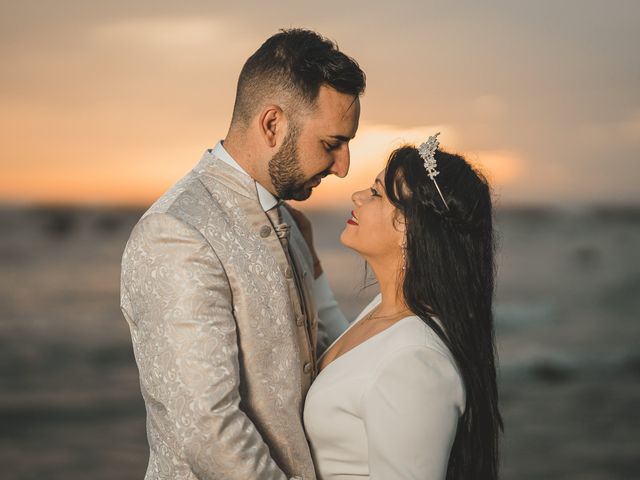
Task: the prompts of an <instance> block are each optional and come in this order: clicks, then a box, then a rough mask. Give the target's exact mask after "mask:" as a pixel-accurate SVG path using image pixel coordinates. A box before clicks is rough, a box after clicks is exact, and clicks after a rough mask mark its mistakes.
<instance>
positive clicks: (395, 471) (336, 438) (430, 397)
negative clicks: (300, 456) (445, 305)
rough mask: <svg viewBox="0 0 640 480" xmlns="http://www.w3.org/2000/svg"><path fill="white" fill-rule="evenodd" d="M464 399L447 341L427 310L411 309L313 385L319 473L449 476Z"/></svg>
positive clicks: (431, 479)
mask: <svg viewBox="0 0 640 480" xmlns="http://www.w3.org/2000/svg"><path fill="white" fill-rule="evenodd" d="M380 300H381V296H380V295H378V296H377V297H376V298H374V299H373V301H372V302H371V303H370V304H369V305H368V306H367V307H366V308H365V309H364V310H363V311H362V312H361V313H360V315H359V316H358V318H357V319H356V320H355V321H354V322H353V323H352V324H351V325H350V326H349V329H350V328H352V327H353V325H355V324H356V323H357V322H358V321H360V320H361V319H362V318H363V317H364V316H365V315H366V314H367V313H369V312H370V311H371V310H372V309H373V308H375V307H376V306H377V305H378V304H379V303H380ZM349 329H347V331H348V330H349ZM345 333H346V332H345ZM342 335H344V333H343V334H342ZM342 335H341V337H342ZM339 338H340V337H339ZM339 338H338V339H339ZM337 341H338V340H336V342H337ZM336 342H334V344H335V343H336ZM332 346H333V345H332ZM330 348H331V347H330ZM328 350H329V349H327V351H328ZM325 353H326V352H325ZM321 358H322V357H321ZM464 405H465V391H464V386H463V382H462V379H461V377H460V374H459V372H458V370H457V367H456V364H455V362H454V360H453V357H452V355H451V353H450V352H449V350H448V349H447V347H446V346H445V345H444V343H443V342H442V341H441V340H440V338H439V337H438V336H437V334H436V333H435V332H434V331H433V330H432V329H431V328H430V327H429V326H427V325H426V324H425V323H424V322H423V321H422V320H421V319H420V318H419V317H417V316H410V317H405V318H403V319H401V320H399V321H398V322H397V323H394V324H393V325H391V326H390V327H389V328H387V329H385V330H383V331H381V332H379V333H378V334H376V335H374V336H373V337H371V338H369V339H367V340H366V341H364V342H362V343H361V344H359V345H358V346H356V347H355V348H353V349H351V350H349V351H348V352H346V353H344V354H342V355H340V356H339V357H338V358H336V359H335V360H333V361H332V362H331V363H329V364H328V365H327V366H326V367H325V368H324V369H323V370H322V371H321V372H320V374H319V375H318V377H317V378H316V380H315V382H314V383H313V384H312V385H311V389H310V390H309V392H308V394H307V398H306V402H305V408H304V424H305V428H306V432H307V436H308V438H309V442H310V445H311V451H312V454H313V459H314V463H315V466H316V471H317V473H318V478H319V479H321V480H346V479H351V480H353V479H354V478H359V479H375V480H399V479H420V480H436V479H444V478H445V476H446V473H447V463H448V460H449V452H450V450H451V446H452V444H453V440H454V438H455V434H456V428H457V424H458V419H459V417H460V416H461V415H462V413H463V411H464Z"/></svg>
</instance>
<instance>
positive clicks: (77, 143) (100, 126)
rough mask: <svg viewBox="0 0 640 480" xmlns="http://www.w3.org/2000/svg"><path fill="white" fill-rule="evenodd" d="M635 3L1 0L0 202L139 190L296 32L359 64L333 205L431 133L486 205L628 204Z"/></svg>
mask: <svg viewBox="0 0 640 480" xmlns="http://www.w3.org/2000/svg"><path fill="white" fill-rule="evenodd" d="M639 24H640V2H637V1H617V0H614V1H611V2H604V1H591V0H576V1H530V2H524V1H508V2H507V1H502V2H497V1H491V2H471V1H466V2H445V1H439V2H428V1H414V2H409V1H394V2H391V1H388V0H387V1H378V0H370V1H364V0H342V1H323V2H309V1H300V0H298V1H276V2H258V1H246V2H243V1H237V2H212V1H189V0H184V1H181V2H166V1H158V0H155V1H146V0H145V1H136V2H131V1H126V2H125V1H119V0H118V1H103V2H86V1H70V0H66V1H65V0H59V1H55V2H54V1H43V0H40V1H33V0H26V1H25V0H22V1H19V2H18V1H5V0H2V1H1V2H0V58H1V59H2V62H1V63H0V107H1V108H0V165H1V167H2V169H1V174H0V202H2V203H5V202H10V203H40V202H47V203H48V202H54V203H82V204H101V203H107V204H142V205H145V204H148V203H150V202H152V201H153V200H154V199H155V198H156V197H157V196H159V195H160V194H161V193H162V192H163V191H164V190H165V189H166V188H168V187H169V186H170V185H171V184H172V183H174V182H175V181H176V180H177V179H178V178H180V177H181V176H182V175H183V174H185V173H186V172H187V171H188V170H189V169H190V168H191V167H193V165H195V163H197V161H198V160H199V158H200V156H201V154H202V152H203V151H204V150H205V149H206V148H210V147H212V146H213V145H214V144H215V143H216V142H217V140H219V139H220V138H222V137H223V136H224V134H225V133H226V130H227V126H228V122H229V120H230V115H231V109H232V104H233V98H234V93H235V85H236V80H237V76H238V73H239V71H240V69H241V67H242V64H243V63H244V61H245V60H246V58H247V57H248V56H249V55H250V54H251V53H253V51H255V49H256V48H257V47H258V46H259V45H260V44H261V43H262V42H263V41H264V40H265V39H266V38H267V37H268V36H270V35H271V34H273V33H275V32H276V31H277V30H278V29H279V28H283V27H292V26H300V27H306V28H312V29H314V30H317V31H319V32H321V33H322V34H324V35H325V36H328V37H329V38H331V39H333V40H335V41H337V42H338V44H339V46H340V48H341V49H342V50H343V51H344V52H345V53H347V54H349V55H351V56H353V57H354V58H356V59H357V60H358V62H359V63H360V65H361V66H362V68H363V69H364V70H365V72H366V74H367V91H366V93H365V96H364V97H363V98H362V116H361V124H360V125H361V126H360V130H359V131H358V135H357V138H356V139H355V140H354V141H353V143H352V166H351V172H350V174H349V177H348V178H347V179H344V180H340V179H327V180H326V181H325V182H323V184H322V186H321V187H319V188H318V189H317V191H316V193H314V195H313V197H312V200H310V203H309V205H310V206H317V207H320V206H327V205H342V204H345V203H346V202H348V199H349V195H350V193H351V192H352V191H353V190H354V189H359V188H362V187H364V186H367V185H368V184H369V183H370V182H371V180H372V178H373V177H374V176H375V174H376V173H377V171H379V169H380V168H381V167H382V166H383V164H384V161H385V157H386V155H387V154H388V153H389V152H390V151H391V150H392V149H393V148H394V147H396V146H398V145H400V144H402V143H404V142H420V141H423V140H424V139H426V137H427V136H429V135H431V134H433V133H435V132H436V131H440V132H442V133H441V136H440V139H441V142H442V145H443V147H445V148H447V149H449V150H451V151H456V152H459V153H464V154H465V155H467V157H468V158H469V159H470V160H471V161H473V162H474V163H476V164H477V165H479V166H480V167H481V168H482V169H483V171H485V172H486V173H487V174H488V176H489V178H490V179H492V180H493V183H494V185H495V192H496V198H497V200H498V202H499V203H500V204H502V205H511V204H536V205H568V206H580V205H585V204H593V203H601V204H602V203H605V204H638V203H640V189H639V188H638V187H637V184H638V179H639V177H640V175H639V173H640V167H639V163H638V162H639V161H640V158H639V157H640V155H639V154H640V61H639V60H638V59H639V58H640V42H639V41H638V36H637V28H638V25H639Z"/></svg>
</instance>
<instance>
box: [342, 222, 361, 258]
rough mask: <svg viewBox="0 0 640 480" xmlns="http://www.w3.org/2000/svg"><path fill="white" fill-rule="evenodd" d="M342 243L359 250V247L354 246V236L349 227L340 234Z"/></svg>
mask: <svg viewBox="0 0 640 480" xmlns="http://www.w3.org/2000/svg"><path fill="white" fill-rule="evenodd" d="M340 243H342V245H344V246H345V247H347V248H350V249H351V250H354V251H356V252H358V249H357V248H356V247H355V246H354V242H353V238H351V233H350V232H349V227H346V228H345V229H344V230H343V231H342V233H341V234H340ZM358 253H360V252H358Z"/></svg>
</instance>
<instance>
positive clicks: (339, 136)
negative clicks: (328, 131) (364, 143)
mask: <svg viewBox="0 0 640 480" xmlns="http://www.w3.org/2000/svg"><path fill="white" fill-rule="evenodd" d="M331 138H335V139H336V140H340V141H341V142H349V141H351V137H345V136H344V135H331Z"/></svg>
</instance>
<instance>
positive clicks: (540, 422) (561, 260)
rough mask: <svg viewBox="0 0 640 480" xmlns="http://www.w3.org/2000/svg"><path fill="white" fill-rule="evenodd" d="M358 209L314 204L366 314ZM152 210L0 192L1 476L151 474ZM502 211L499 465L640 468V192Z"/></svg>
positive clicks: (355, 304) (371, 290)
mask: <svg viewBox="0 0 640 480" xmlns="http://www.w3.org/2000/svg"><path fill="white" fill-rule="evenodd" d="M349 211H350V209H349V208H348V207H345V208H344V209H333V210H324V211H323V210H313V211H309V212H307V214H308V216H309V217H310V219H311V220H312V222H313V225H314V232H315V243H316V248H317V250H318V252H319V256H320V257H321V259H322V262H323V266H324V270H325V272H326V273H327V275H328V277H329V281H330V283H331V285H332V287H333V290H334V293H335V295H336V298H337V300H338V301H339V303H340V305H341V307H342V309H343V311H344V312H345V314H346V315H347V317H348V318H354V317H355V316H356V315H357V313H358V312H359V311H360V309H361V308H362V307H363V306H364V305H366V304H367V303H368V302H369V301H370V300H371V298H372V297H373V296H375V295H376V294H377V292H378V290H377V287H376V285H375V282H373V279H372V278H371V276H367V272H366V270H365V265H364V262H363V260H362V259H361V258H360V257H359V256H358V255H357V254H355V253H354V252H352V251H350V250H348V249H346V248H345V247H344V246H342V245H341V244H340V242H339V240H338V238H339V234H340V232H341V231H342V229H343V228H344V223H345V221H346V220H347V218H348V216H349ZM142 213H143V210H141V209H134V208H115V207H91V208H89V207H63V206H15V205H13V206H11V205H4V206H0V360H1V361H0V466H1V467H0V471H1V473H0V477H1V478H2V479H5V480H14V479H16V480H17V479H20V480H31V479H33V480H35V479H38V480H43V479H45V480H48V479H51V480H76V479H78V480H79V479H83V480H86V479H92V480H103V479H104V480H107V479H110V480H111V479H118V480H128V479H131V480H134V479H137V480H139V479H142V478H143V477H144V473H145V470H146V465H147V461H148V446H147V441H146V433H145V410H144V404H143V402H142V397H141V395H140V387H139V381H138V372H137V369H136V365H135V361H134V358H133V353H132V346H131V340H130V337H129V330H128V327H127V325H126V322H125V320H124V318H123V317H122V314H121V312H120V309H119V292H118V289H119V275H120V259H121V255H122V251H123V248H124V245H125V243H126V241H127V238H128V236H129V233H130V231H131V229H132V227H133V225H134V224H135V223H136V221H137V220H138V218H139V217H140V215H141V214H142ZM495 225H496V232H497V248H498V249H497V257H496V263H497V274H498V276H497V288H496V297H495V303H494V314H495V323H496V343H497V349H498V355H499V390H500V407H501V410H502V414H503V418H504V425H505V427H504V434H503V436H502V440H501V454H500V457H501V478H503V479H513V480H516V479H517V480H528V479H567V480H573V479H575V480H592V479H593V480H595V479H602V480H616V479H620V480H623V479H624V480H628V479H637V478H640V435H639V434H638V432H639V431H640V415H639V414H638V411H637V410H638V407H639V405H640V348H639V347H640V318H639V317H640V248H639V247H640V207H597V206H594V207H584V208H581V209H555V208H547V207H509V208H507V207H503V208H498V209H497V210H496V213H495ZM427 407H428V406H425V408H427Z"/></svg>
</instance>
